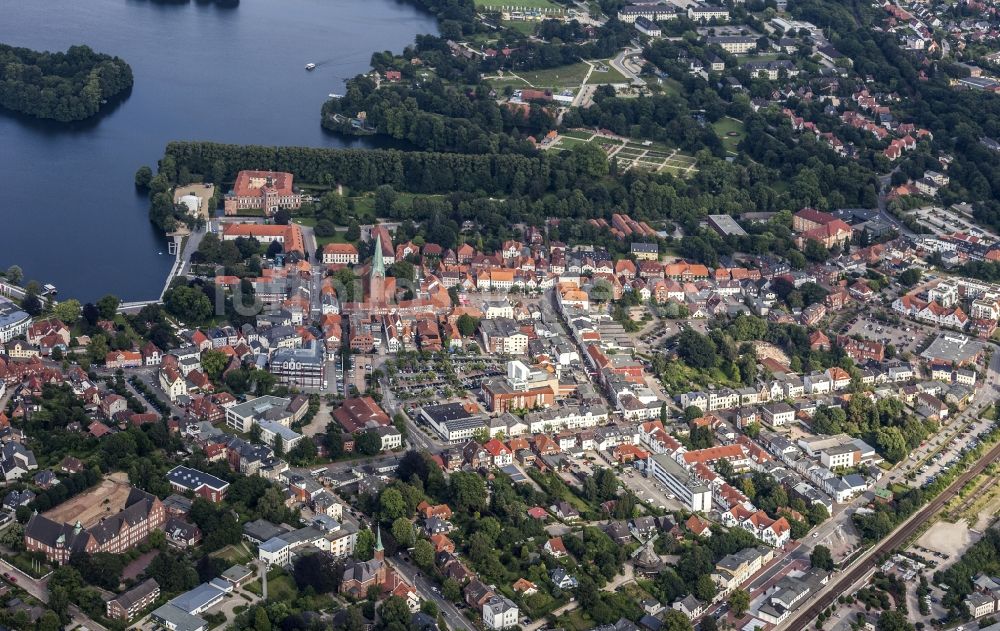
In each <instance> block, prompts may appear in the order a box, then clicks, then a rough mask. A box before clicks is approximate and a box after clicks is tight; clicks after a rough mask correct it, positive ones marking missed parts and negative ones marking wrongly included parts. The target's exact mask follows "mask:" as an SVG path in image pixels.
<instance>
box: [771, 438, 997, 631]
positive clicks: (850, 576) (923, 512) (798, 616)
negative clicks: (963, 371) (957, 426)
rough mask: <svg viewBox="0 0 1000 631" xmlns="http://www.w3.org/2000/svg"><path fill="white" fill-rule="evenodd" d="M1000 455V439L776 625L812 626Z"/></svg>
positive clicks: (794, 627) (787, 627)
mask: <svg viewBox="0 0 1000 631" xmlns="http://www.w3.org/2000/svg"><path fill="white" fill-rule="evenodd" d="M998 458H1000V443H997V444H996V445H995V446H994V447H993V448H992V449H991V450H990V451H989V452H987V453H986V454H985V455H984V456H983V457H982V458H980V459H979V460H977V461H976V462H975V464H973V465H972V466H971V467H969V469H968V470H966V471H965V472H964V473H963V474H962V475H960V476H958V478H956V479H955V481H954V482H952V483H951V485H950V486H949V487H948V488H946V489H945V490H944V491H942V492H941V493H939V494H938V495H937V497H935V498H934V499H932V500H931V501H930V502H928V503H927V504H926V505H925V506H924V507H923V508H921V509H920V510H919V511H917V513H916V514H915V515H914V516H913V517H912V518H910V520H909V521H907V522H905V523H904V524H903V525H902V526H900V527H899V528H897V529H896V530H895V531H894V532H893V533H892V534H890V535H889V536H888V537H887V538H885V539H883V540H882V541H881V542H880V543H878V544H877V545H876V546H875V547H874V548H873V549H872V550H871V552H870V553H869V554H868V556H866V557H865V558H864V559H862V560H861V561H858V562H857V563H855V564H854V565H852V566H851V567H850V568H848V569H847V571H845V572H842V573H840V574H838V575H835V576H834V578H833V579H832V580H831V582H830V584H829V585H827V587H826V588H825V589H824V591H822V592H821V593H820V596H819V598H817V599H816V600H815V601H814V602H812V603H811V604H810V605H809V606H807V607H805V608H803V609H800V610H798V611H796V612H794V613H793V614H792V615H791V616H789V617H788V618H787V619H786V620H785V621H784V622H782V623H781V624H779V625H778V626H777V628H779V629H790V630H794V631H798V630H799V629H805V628H807V627H809V626H811V625H812V623H813V621H815V620H816V619H817V618H818V617H819V614H820V612H822V611H823V610H824V609H826V608H827V607H829V606H830V605H832V604H833V603H834V602H835V601H836V600H837V597H838V596H840V595H841V594H844V593H846V592H847V590H848V589H850V587H851V586H852V585H854V583H856V582H857V581H858V580H860V579H861V578H862V577H863V576H864V575H865V574H866V573H867V572H868V571H870V570H871V569H872V568H873V567H875V564H876V563H877V561H878V560H879V558H881V557H882V555H883V553H886V552H889V551H891V550H893V549H895V548H896V547H898V546H899V545H900V544H902V543H903V542H905V541H906V540H907V539H908V538H909V537H910V536H911V535H912V534H913V533H915V532H916V531H917V529H919V528H920V526H921V525H923V523H924V522H926V521H927V520H928V519H929V518H930V517H931V516H932V515H934V514H935V513H936V512H938V511H939V510H941V508H942V507H943V506H944V505H945V504H946V503H947V502H948V500H950V499H951V498H952V497H954V496H955V494H956V493H958V491H959V490H960V489H961V488H962V487H963V486H965V485H966V484H968V482H969V481H970V480H971V479H972V478H974V477H976V476H977V475H979V474H980V473H982V472H983V471H984V470H985V469H986V467H988V466H989V465H990V463H992V462H994V461H996V460H997V459H998Z"/></svg>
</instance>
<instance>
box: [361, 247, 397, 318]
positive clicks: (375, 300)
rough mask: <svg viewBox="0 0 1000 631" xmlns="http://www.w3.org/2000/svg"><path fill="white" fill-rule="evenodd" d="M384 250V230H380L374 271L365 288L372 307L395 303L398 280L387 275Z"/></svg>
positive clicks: (369, 275)
mask: <svg viewBox="0 0 1000 631" xmlns="http://www.w3.org/2000/svg"><path fill="white" fill-rule="evenodd" d="M390 247H391V245H390ZM383 249H384V248H383V243H382V230H378V231H377V232H376V235H375V252H374V254H373V255H372V269H371V272H369V274H368V283H367V284H368V286H367V287H366V288H365V302H367V303H369V304H372V305H385V304H388V303H390V302H393V298H394V297H395V296H396V279H395V278H393V277H392V276H388V277H387V276H386V275H385V253H384V252H383Z"/></svg>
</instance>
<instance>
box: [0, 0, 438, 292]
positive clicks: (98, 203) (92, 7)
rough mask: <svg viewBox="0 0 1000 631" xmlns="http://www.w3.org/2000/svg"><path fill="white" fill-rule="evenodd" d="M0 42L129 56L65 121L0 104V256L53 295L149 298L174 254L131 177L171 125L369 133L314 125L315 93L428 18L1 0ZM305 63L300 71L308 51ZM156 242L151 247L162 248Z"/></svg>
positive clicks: (310, 0) (297, 5) (271, 0)
mask: <svg viewBox="0 0 1000 631" xmlns="http://www.w3.org/2000/svg"><path fill="white" fill-rule="evenodd" d="M0 16H2V17H0V42H3V43H5V44H11V45H15V46H25V47H29V48H34V49H40V50H65V49H66V48H68V47H69V46H71V45H73V44H87V45H89V46H91V47H92V48H94V49H95V50H97V51H99V52H104V53H108V54H112V55H118V56H120V57H122V58H123V59H125V61H127V62H128V63H129V64H130V65H131V66H132V71H133V73H134V75H135V86H134V88H133V89H132V92H131V94H130V95H129V96H128V97H127V98H126V99H124V100H123V101H122V102H121V103H119V104H117V105H116V106H115V107H114V108H113V109H110V110H109V111H107V112H106V113H104V114H103V115H101V116H99V117H97V118H96V119H94V120H91V121H86V122H83V123H80V124H74V125H69V126H67V125H62V124H55V123H51V122H43V121H37V120H34V119H28V118H24V117H20V116H16V115H12V114H10V113H8V112H3V111H0V181H2V193H0V268H3V269H6V267H7V266H8V265H11V264H15V263H16V264H18V265H20V266H21V267H23V268H24V270H25V275H26V277H27V278H29V279H37V280H39V281H41V282H43V283H53V284H55V285H56V286H57V287H58V288H59V292H60V297H63V298H66V297H76V298H79V299H81V300H85V301H86V300H93V299H95V298H98V297H100V296H101V295H103V294H105V293H109V292H110V293H114V294H117V295H118V296H120V297H122V298H123V299H125V300H141V299H149V298H155V297H156V296H158V295H159V292H160V290H161V288H162V285H163V281H164V279H165V277H166V274H167V272H168V271H169V269H170V266H171V263H172V262H173V257H169V256H167V254H166V241H165V239H164V238H163V236H162V234H158V233H157V232H156V231H155V230H154V229H153V227H152V226H151V225H150V223H149V222H148V220H147V218H146V211H147V209H148V203H147V200H146V198H145V196H144V195H139V194H137V193H136V191H135V188H134V186H133V180H132V178H133V175H134V173H135V170H136V169H137V168H138V167H139V166H140V165H143V164H148V165H150V166H152V167H153V168H154V170H155V162H156V160H157V159H158V158H159V157H161V156H162V155H163V147H164V146H165V145H166V143H167V142H169V141H171V140H213V141H219V142H231V143H241V144H266V145H309V146H329V147H343V146H349V145H353V146H366V143H369V142H371V141H367V140H364V139H357V140H354V141H352V140H345V139H342V138H340V137H337V136H333V135H331V134H329V133H327V132H324V131H323V129H322V128H321V127H320V124H319V109H320V106H321V105H322V103H323V101H324V100H325V98H326V95H327V94H329V93H331V92H342V91H343V87H344V80H345V79H346V78H348V77H352V76H354V75H356V74H358V73H359V72H364V71H366V70H367V69H368V68H369V60H370V59H371V54H372V52H374V51H379V50H393V51H400V50H402V49H403V48H404V47H405V46H406V45H407V44H410V43H412V42H413V38H414V36H415V35H416V34H418V33H432V32H437V26H436V22H435V20H434V18H433V16H431V15H430V14H428V13H425V12H422V11H420V10H418V9H417V8H415V7H413V6H412V5H410V4H406V3H402V2H398V1H396V0H242V2H241V3H240V4H239V6H238V7H236V8H220V7H217V6H215V5H214V4H205V3H202V2H199V1H198V0H195V1H192V2H186V3H184V2H176V3H163V2H152V1H150V0H0ZM309 62H313V63H316V64H317V65H318V67H317V68H316V70H314V71H313V72H307V71H306V70H305V69H304V66H305V64H306V63H309ZM161 252H162V254H161Z"/></svg>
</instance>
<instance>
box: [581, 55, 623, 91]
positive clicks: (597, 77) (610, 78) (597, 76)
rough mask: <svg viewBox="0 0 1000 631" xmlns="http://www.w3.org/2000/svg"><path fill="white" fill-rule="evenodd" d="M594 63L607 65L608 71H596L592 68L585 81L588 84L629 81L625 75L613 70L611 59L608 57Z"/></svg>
mask: <svg viewBox="0 0 1000 631" xmlns="http://www.w3.org/2000/svg"><path fill="white" fill-rule="evenodd" d="M595 63H601V64H604V65H605V66H607V68H608V71H607V72H598V71H597V70H594V71H593V72H592V73H590V79H589V80H588V81H587V83H588V84H590V85H601V84H604V83H628V82H629V79H628V77H626V76H625V75H623V74H622V73H620V72H618V71H617V70H615V69H614V68H613V67H612V66H611V60H610V59H601V60H600V61H598V62H595Z"/></svg>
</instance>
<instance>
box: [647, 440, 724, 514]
mask: <svg viewBox="0 0 1000 631" xmlns="http://www.w3.org/2000/svg"><path fill="white" fill-rule="evenodd" d="M649 475H650V476H652V477H653V478H655V479H656V480H657V481H659V482H661V483H662V484H663V485H664V486H666V487H667V489H669V490H670V492H671V493H673V494H674V495H676V496H677V499H678V500H680V501H681V502H682V503H683V504H684V505H685V506H686V507H687V508H688V509H689V510H693V511H695V512H700V513H707V512H709V511H711V510H712V489H711V487H710V486H709V485H708V484H707V483H706V482H704V481H702V480H700V479H698V478H697V477H695V476H694V475H693V474H692V473H691V472H689V471H688V470H687V469H685V468H684V467H682V466H681V465H680V464H678V463H677V461H676V460H674V459H673V458H672V457H670V456H669V455H667V454H655V455H653V456H650V457H649Z"/></svg>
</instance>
